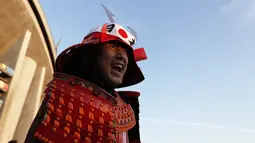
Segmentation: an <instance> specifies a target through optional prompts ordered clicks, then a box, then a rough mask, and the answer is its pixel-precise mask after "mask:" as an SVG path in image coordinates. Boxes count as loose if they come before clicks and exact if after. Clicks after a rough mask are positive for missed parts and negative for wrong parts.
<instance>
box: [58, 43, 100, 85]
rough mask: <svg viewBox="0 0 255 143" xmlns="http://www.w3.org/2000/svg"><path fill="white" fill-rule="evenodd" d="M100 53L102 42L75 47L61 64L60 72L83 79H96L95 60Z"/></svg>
mask: <svg viewBox="0 0 255 143" xmlns="http://www.w3.org/2000/svg"><path fill="white" fill-rule="evenodd" d="M101 53H102V44H101V43H100V44H95V45H85V46H80V47H77V48H76V49H75V50H74V51H73V53H72V56H71V57H69V58H68V60H66V62H65V64H64V65H62V66H63V68H62V72H63V73H65V74H69V75H73V76H76V77H79V78H82V79H85V80H89V81H91V82H92V80H97V79H98V78H99V77H98V76H99V75H96V73H95V72H96V71H97V70H96V69H97V64H96V63H97V60H98V57H99V56H100V55H101Z"/></svg>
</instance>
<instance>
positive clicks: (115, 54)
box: [99, 42, 128, 87]
mask: <svg viewBox="0 0 255 143" xmlns="http://www.w3.org/2000/svg"><path fill="white" fill-rule="evenodd" d="M127 64H128V56H127V52H126V50H125V48H123V46H121V44H118V43H117V42H114V43H113V42H111V43H104V45H103V51H102V54H101V57H99V69H100V71H101V74H102V77H103V79H104V81H105V82H106V84H107V85H108V86H111V87H116V86H118V85H120V84H121V83H122V80H123V76H124V74H125V72H126V70H127Z"/></svg>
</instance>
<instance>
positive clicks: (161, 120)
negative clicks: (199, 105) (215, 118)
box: [140, 117, 255, 132]
mask: <svg viewBox="0 0 255 143" xmlns="http://www.w3.org/2000/svg"><path fill="white" fill-rule="evenodd" d="M140 119H141V120H145V121H151V122H158V123H163V124H180V125H187V126H195V127H204V128H211V129H222V130H230V131H239V132H255V129H245V128H235V127H225V126H220V125H212V124H205V123H199V122H186V121H176V120H167V119H159V118H150V117H141V118H140Z"/></svg>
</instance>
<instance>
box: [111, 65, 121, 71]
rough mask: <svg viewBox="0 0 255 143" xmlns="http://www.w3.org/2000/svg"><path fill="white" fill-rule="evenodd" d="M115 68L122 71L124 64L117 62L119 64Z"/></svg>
mask: <svg viewBox="0 0 255 143" xmlns="http://www.w3.org/2000/svg"><path fill="white" fill-rule="evenodd" d="M113 68H115V69H116V70H117V71H119V72H121V70H122V68H123V65H121V64H117V65H114V66H113Z"/></svg>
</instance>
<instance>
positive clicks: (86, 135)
mask: <svg viewBox="0 0 255 143" xmlns="http://www.w3.org/2000/svg"><path fill="white" fill-rule="evenodd" d="M45 93H46V97H45V99H44V101H45V102H46V105H47V106H46V109H45V111H46V112H45V115H44V120H43V121H42V122H41V124H39V126H38V127H37V129H36V131H35V133H34V136H35V137H36V138H37V139H39V140H41V141H43V142H45V143H60V142H61V143H64V142H68V143H69V142H70V143H71V142H74V143H89V142H91V143H113V142H116V137H117V136H118V134H120V133H123V132H126V131H128V130H129V129H131V128H133V127H134V126H135V124H136V120H135V115H134V111H133V109H132V107H131V106H130V105H129V104H126V103H125V102H124V101H123V100H122V99H121V97H120V96H119V95H118V94H117V93H116V92H115V94H116V97H113V96H112V95H110V94H109V93H107V92H106V91H104V90H103V89H101V88H99V87H97V86H95V85H93V84H91V83H89V82H87V81H85V80H83V79H79V78H77V77H73V76H70V75H65V74H60V73H55V74H54V78H53V80H52V81H51V82H50V83H49V84H48V85H47V88H46V90H45Z"/></svg>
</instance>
